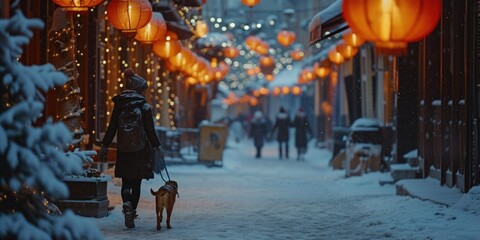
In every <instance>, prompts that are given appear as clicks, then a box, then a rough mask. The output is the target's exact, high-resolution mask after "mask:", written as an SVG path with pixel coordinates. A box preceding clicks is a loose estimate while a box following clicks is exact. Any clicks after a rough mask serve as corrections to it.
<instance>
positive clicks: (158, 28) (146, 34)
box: [135, 12, 167, 44]
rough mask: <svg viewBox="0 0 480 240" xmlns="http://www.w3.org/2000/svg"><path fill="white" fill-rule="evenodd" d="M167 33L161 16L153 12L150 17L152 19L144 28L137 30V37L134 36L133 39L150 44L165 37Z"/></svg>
mask: <svg viewBox="0 0 480 240" xmlns="http://www.w3.org/2000/svg"><path fill="white" fill-rule="evenodd" d="M166 32H167V23H166V22H165V20H164V19H163V16H162V14H161V13H159V12H154V13H153V15H152V19H150V22H148V24H147V25H145V27H142V28H140V29H138V30H137V35H135V39H137V40H138V41H140V42H142V43H144V44H152V43H154V42H155V41H158V40H160V38H162V36H164V35H165V33H166Z"/></svg>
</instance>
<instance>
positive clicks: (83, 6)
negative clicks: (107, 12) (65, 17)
mask: <svg viewBox="0 0 480 240" xmlns="http://www.w3.org/2000/svg"><path fill="white" fill-rule="evenodd" d="M53 2H55V3H56V4H58V5H59V6H60V7H62V8H65V9H67V11H76V12H80V11H87V10H88V8H89V7H95V6H96V5H98V4H99V3H101V2H103V0H83V1H79V0H53Z"/></svg>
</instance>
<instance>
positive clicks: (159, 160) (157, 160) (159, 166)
mask: <svg viewBox="0 0 480 240" xmlns="http://www.w3.org/2000/svg"><path fill="white" fill-rule="evenodd" d="M150 160H151V163H152V171H153V172H154V173H161V171H162V170H163V169H165V158H164V154H163V150H162V148H160V147H157V148H153V149H151V150H150Z"/></svg>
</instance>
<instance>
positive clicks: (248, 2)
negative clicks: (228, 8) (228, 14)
mask: <svg viewBox="0 0 480 240" xmlns="http://www.w3.org/2000/svg"><path fill="white" fill-rule="evenodd" d="M242 3H243V5H245V6H247V7H249V8H252V7H254V6H255V5H257V4H259V3H260V0H242Z"/></svg>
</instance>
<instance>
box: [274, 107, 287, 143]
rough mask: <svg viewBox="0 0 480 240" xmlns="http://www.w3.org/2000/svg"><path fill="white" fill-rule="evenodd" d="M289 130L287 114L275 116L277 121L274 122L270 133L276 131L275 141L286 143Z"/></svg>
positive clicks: (282, 113) (281, 113)
mask: <svg viewBox="0 0 480 240" xmlns="http://www.w3.org/2000/svg"><path fill="white" fill-rule="evenodd" d="M289 128H290V118H288V114H287V113H285V112H280V113H279V114H278V115H277V120H276V121H275V125H273V128H272V132H275V130H277V141H279V142H286V141H288V139H289V138H290V137H289V133H288V131H289Z"/></svg>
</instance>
